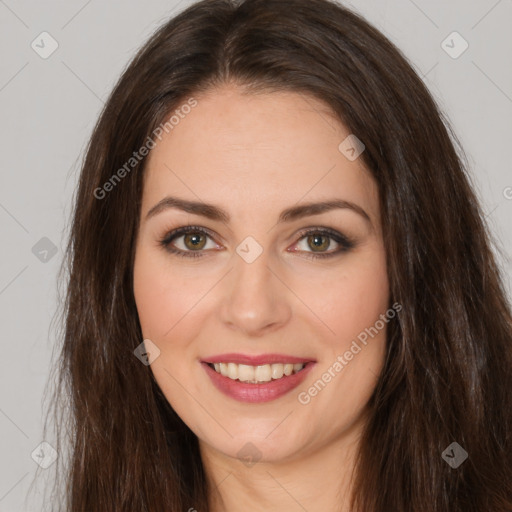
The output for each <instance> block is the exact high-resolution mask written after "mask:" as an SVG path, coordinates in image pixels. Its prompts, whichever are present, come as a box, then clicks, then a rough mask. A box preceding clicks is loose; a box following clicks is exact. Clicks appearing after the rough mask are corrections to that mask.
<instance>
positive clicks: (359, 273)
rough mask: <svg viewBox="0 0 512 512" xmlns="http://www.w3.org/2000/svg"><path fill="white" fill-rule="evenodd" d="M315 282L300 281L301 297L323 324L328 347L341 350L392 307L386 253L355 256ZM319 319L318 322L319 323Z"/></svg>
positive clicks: (379, 251) (368, 253)
mask: <svg viewBox="0 0 512 512" xmlns="http://www.w3.org/2000/svg"><path fill="white" fill-rule="evenodd" d="M316 277H317V279H315V281H314V282H311V281H308V282H307V283H306V282H305V281H304V280H302V281H297V284H296V288H295V289H297V290H298V295H299V296H301V297H307V300H305V301H304V302H305V303H306V305H307V306H308V309H307V310H308V311H310V312H311V314H314V316H315V317H316V318H317V320H316V321H317V322H318V321H319V320H321V322H322V324H323V326H324V327H325V329H323V330H324V331H325V333H326V336H325V338H324V340H325V343H326V344H327V345H328V346H330V347H331V348H334V349H336V350H341V349H343V348H344V346H345V345H346V344H347V343H348V344H349V345H350V342H351V341H352V339H354V338H355V337H357V336H358V334H359V333H361V332H362V331H364V330H365V329H366V328H368V327H370V326H372V325H374V324H375V322H376V321H377V320H378V319H379V316H380V315H381V314H384V313H385V312H386V310H387V308H388V303H389V283H388V277H387V270H386V262H385V255H384V250H383V249H382V248H380V247H378V248H377V247H376V248H375V250H372V251H369V250H368V251H366V252H364V253H359V254H354V255H352V256H351V257H350V258H347V259H346V261H344V262H343V264H342V265H340V267H339V270H336V271H332V272H329V273H326V274H325V276H324V277H323V278H319V277H320V276H318V275H317V276H316ZM318 319H319V320H318Z"/></svg>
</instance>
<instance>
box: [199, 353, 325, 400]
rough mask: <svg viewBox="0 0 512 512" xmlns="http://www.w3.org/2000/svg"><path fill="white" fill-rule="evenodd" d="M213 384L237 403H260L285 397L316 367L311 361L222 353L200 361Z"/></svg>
mask: <svg viewBox="0 0 512 512" xmlns="http://www.w3.org/2000/svg"><path fill="white" fill-rule="evenodd" d="M201 364H202V366H203V368H204V369H205V370H206V373H207V375H208V376H209V377H210V380H211V382H212V384H213V385H214V386H215V387H216V388H217V389H218V390H219V391H221V392H222V393H224V394H225V395H227V396H229V397H230V398H233V399H235V400H237V401H240V402H247V403H261V402H268V401H271V400H275V399H277V398H279V397H281V396H283V395H286V394H288V393H289V392H291V391H292V390H293V389H295V388H296V387H297V386H298V385H299V384H301V383H302V382H303V381H304V379H305V378H306V377H307V374H308V373H309V372H310V370H311V369H312V368H313V367H314V366H315V365H316V361H314V360H311V359H300V358H298V357H293V356H283V355H278V354H268V355H265V356H242V355H239V354H224V355H220V356H216V357H212V358H209V360H203V361H201Z"/></svg>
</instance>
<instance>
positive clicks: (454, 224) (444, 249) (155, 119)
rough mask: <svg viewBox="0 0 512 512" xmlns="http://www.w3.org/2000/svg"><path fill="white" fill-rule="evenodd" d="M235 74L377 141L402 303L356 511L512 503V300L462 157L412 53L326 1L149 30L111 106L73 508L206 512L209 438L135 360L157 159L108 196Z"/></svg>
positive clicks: (69, 304) (86, 316) (85, 296)
mask: <svg viewBox="0 0 512 512" xmlns="http://www.w3.org/2000/svg"><path fill="white" fill-rule="evenodd" d="M228 82H230V83H235V84H238V85H239V86H240V87H243V88H244V89H245V90H247V91H248V92H249V93H258V92H270V91H277V90H287V91H295V92H298V93H301V94H304V97H308V95H309V96H311V97H315V98H318V99H320V100H322V101H323V102H324V103H325V104H326V105H328V106H329V107H330V109H331V110H332V112H333V113H334V114H335V115H336V116H337V118H338V119H339V121H340V122H342V123H343V124H344V125H345V126H346V127H347V128H349V129H350V132H352V133H354V134H356V135H357V137H358V138H359V139H360V140H362V141H363V143H364V144H365V146H366V150H365V151H364V153H363V154H362V156H361V158H362V159H363V161H364V163H365V164H366V166H367V168H368V169H369V170H370V172H371V173H372V175H373V177H374V179H375V180H376V182H377V184H378V187H379V193H380V203H381V216H382V223H383V230H384V240H385V246H386V251H387V262H388V269H387V270H388V275H389V282H390V294H391V303H393V302H398V303H400V304H401V305H402V306H403V309H402V311H401V312H400V314H399V315H398V319H397V321H396V322H392V323H390V325H389V328H388V339H387V354H386V361H385V366H384V369H383V371H382V373H381V375H380V377H379V380H378V382H377V385H376V389H375V391H374V393H373V396H372V397H371V400H370V402H369V404H368V408H369V416H368V422H367V424H366V428H365V431H364V435H363V438H362V440H361V446H360V453H359V457H358V459H357V465H356V473H355V477H356V478H355V485H354V489H353V490H354V495H353V503H352V509H353V510H358V511H364V512H411V511H418V512H419V511H421V512H428V511H432V512H472V511H474V512H476V511H478V512H481V511H495V512H505V511H511V510H512V428H511V425H512V394H511V393H510V390H511V388H512V386H511V384H512V346H511V343H512V341H511V340H512V327H511V324H512V322H511V315H510V305H509V304H508V303H507V299H506V295H505V292H504V289H503V287H502V284H501V278H500V275H499V271H498V268H497V265H496V263H495V259H494V257H493V254H492V252H491V244H490V241H489V237H488V235H487V231H486V226H485V223H484V219H483V215H482V213H481V210H480V208H479V206H478V204H477V200H476V198H475V194H474V192H473V191H472V189H471V186H470V183H469V178H468V176H467V173H466V169H467V167H468V166H467V163H466V159H465V157H464V154H463V151H462V149H461V148H460V144H459V143H458V141H457V139H456V136H455V135H454V134H453V133H452V131H451V129H450V128H449V123H448V122H447V120H446V119H445V118H444V116H443V114H442V112H440V110H439V109H438V107H437V105H436V103H435V102H434V100H433V99H432V97H431V95H430V94H429V92H428V90H427V88H426V87H425V85H424V84H423V82H422V80H421V79H420V78H419V77H418V76H417V74H416V73H415V72H414V71H413V69H412V67H411V65H410V64H409V63H408V62H407V60H406V58H405V57H404V56H403V55H402V53H401V52H400V51H399V50H398V49H397V48H396V47H395V46H394V45H393V44H392V43H391V42H390V41H389V40H387V39H386V38H385V37H384V36H383V35H382V34H381V33H380V32H379V31H377V30H376V29H375V28H373V27H372V26H371V25H369V24H368V23H367V22H366V21H365V20H364V19H362V18H361V17H360V16H359V15H357V14H355V13H353V12H351V11H350V10H348V9H346V8H344V7H342V6H340V5H339V4H337V3H335V2H333V1H330V0H307V1H304V0H245V1H244V0H242V1H235V0H205V1H201V2H198V3H196V4H193V5H192V6H191V7H189V8H187V9H186V10H185V11H183V12H182V13H180V14H179V15H178V16H176V17H174V18H173V19H171V20H169V21H168V22H167V23H166V24H165V25H164V26H162V27H161V28H160V29H159V30H158V31H157V32H156V33H155V34H154V35H153V36H152V37H151V39H150V40H149V41H148V42H147V43H146V44H145V45H144V46H143V48H142V49H141V50H140V51H139V52H138V54H137V55H136V56H135V58H134V59H133V61H132V62H131V64H130V65H129V67H128V68H127V69H126V70H125V72H124V73H123V75H122V76H121V78H120V79H119V81H118V83H117V85H116V86H115V88H114V90H113V92H112V94H111V96H110V98H109V99H108V101H107V103H106V105H105V108H104V110H103V112H102V114H101V116H100V119H99V121H98V123H97V125H96V127H95V129H94V132H93V134H92V137H91V140H90V143H89V146H88V148H87V153H86V157H85V159H84V163H83V167H82V170H81V174H80V179H79V186H78V190H77V195H76V199H75V206H74V216H73V221H72V226H71V234H70V239H69V245H68V253H67V254H68V257H67V266H66V269H67V278H68V286H67V295H66V298H65V308H64V313H63V316H64V318H65V325H64V327H63V330H64V332H63V344H62V347H61V352H60V354H59V364H58V372H59V373H58V375H59V378H58V384H59V388H58V395H56V398H55V404H56V405H57V404H58V407H56V408H55V410H61V412H62V410H64V411H65V412H66V414H64V415H63V414H62V413H61V414H60V415H59V414H55V416H56V417H57V419H58V423H59V427H58V428H59V429H60V430H59V451H62V450H63V449H64V442H65V441H66V440H67V442H68V444H69V460H68V463H67V467H66V471H63V469H64V468H61V474H62V475H63V476H62V478H64V483H65V486H64V491H63V500H64V503H63V504H62V506H63V507H64V509H65V510H67V511H69V512H90V511H92V510H95V511H101V512H109V511H112V512H114V511H115V512H119V511H121V510H133V511H137V512H142V511H147V512H163V511H164V510H166V511H174V512H177V511H180V512H181V511H184V510H188V509H190V508H195V509H197V510H198V511H206V510H208V493H209V492H211V489H208V486H207V481H206V478H205V474H204V471H203V466H202V463H201V458H200V455H199V450H198V442H197V438H196V436H195V435H194V434H193V433H192V432H191V430H190V429H189V428H188V427H187V426H186V425H185V424H184V423H183V421H182V420H181V419H180V418H179V417H178V416H177V415H176V413H175V412H174V411H173V409H172V408H171V406H170V405H169V403H168V402H167V400H166V399H165V397H164V396H163V394H162V392H161V390H160V389H159V387H158V386H157V384H156V383H155V380H154V378H153V377H152V373H151V370H150V368H149V367H147V366H144V365H142V364H141V363H140V361H139V360H138V359H137V358H136V357H135V356H134V354H133V351H134V349H135V347H137V346H138V345H139V344H140V343H141V341H142V333H141V329H140V325H139V322H138V316H137V310H136V307H135V302H134V296H133V283H132V277H133V276H132V268H133V260H134V247H135V239H136V235H137V226H138V222H139V214H140V201H141V194H142V185H143V175H144V168H145V161H146V160H144V159H142V160H141V161H140V162H136V163H135V164H133V162H132V164H133V165H132V164H130V167H129V168H128V170H127V168H126V167H125V170H126V173H124V174H123V178H122V180H120V181H116V182H115V183H114V182H112V181H110V183H111V184H112V186H111V187H105V184H106V183H107V182H109V180H111V179H112V176H113V175H114V174H115V173H116V171H117V170H118V169H120V168H122V167H123V166H124V165H125V164H126V162H128V161H129V160H130V158H131V157H132V155H133V153H134V152H136V151H137V150H138V149H139V148H141V147H142V146H143V145H144V143H145V141H147V138H148V137H150V136H152V134H153V132H154V131H155V130H156V129H157V128H158V126H159V125H160V124H161V123H163V122H165V121H166V119H168V117H169V116H170V115H171V114H172V113H173V111H174V110H175V109H176V108H177V107H179V105H180V104H182V103H183V102H184V101H186V99H187V98H190V97H196V98H199V97H200V95H201V93H202V92H205V91H210V90H214V89H215V87H216V86H220V85H222V84H226V83H228ZM107 188H108V189H109V190H108V193H105V194H103V192H102V193H101V194H100V193H98V190H99V189H102V190H106V189H107ZM95 191H96V192H95ZM99 196H101V197H99ZM65 418H67V420H65ZM453 442H457V443H458V444H459V445H460V446H461V447H462V448H463V449H464V450H465V451H466V452H467V453H468V458H467V460H466V461H464V462H463V463H462V464H461V465H460V466H459V467H458V468H456V469H454V468H452V467H451V466H450V465H449V464H448V463H447V462H446V460H444V459H443V456H442V453H443V451H444V450H445V449H446V448H447V447H449V445H451V443H453ZM61 444H62V446H61ZM57 467H59V466H57Z"/></svg>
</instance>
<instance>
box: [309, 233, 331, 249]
mask: <svg viewBox="0 0 512 512" xmlns="http://www.w3.org/2000/svg"><path fill="white" fill-rule="evenodd" d="M308 244H309V247H311V248H312V249H314V252H323V251H324V250H326V249H328V248H329V245H330V239H329V237H328V236H325V235H309V236H308Z"/></svg>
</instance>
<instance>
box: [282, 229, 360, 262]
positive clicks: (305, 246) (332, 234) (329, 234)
mask: <svg viewBox="0 0 512 512" xmlns="http://www.w3.org/2000/svg"><path fill="white" fill-rule="evenodd" d="M299 236H300V237H301V238H300V240H299V242H298V243H297V244H296V245H297V246H300V245H302V247H301V248H300V249H299V250H300V251H302V252H305V253H307V254H308V256H307V257H308V258H330V257H333V256H336V255H337V254H340V253H344V252H348V251H349V250H350V249H352V248H353V247H354V246H355V244H354V242H353V241H351V240H349V239H348V238H347V237H346V236H345V235H342V234H341V233H339V232H338V231H334V230H331V229H328V228H313V229H308V230H305V231H301V232H300V233H299ZM332 242H334V244H333V243H332ZM332 245H337V246H338V247H337V248H336V249H335V250H331V251H329V252H327V249H329V248H332ZM309 249H312V250H311V251H309ZM292 252H298V251H297V250H296V249H292Z"/></svg>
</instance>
